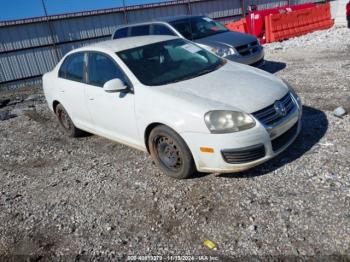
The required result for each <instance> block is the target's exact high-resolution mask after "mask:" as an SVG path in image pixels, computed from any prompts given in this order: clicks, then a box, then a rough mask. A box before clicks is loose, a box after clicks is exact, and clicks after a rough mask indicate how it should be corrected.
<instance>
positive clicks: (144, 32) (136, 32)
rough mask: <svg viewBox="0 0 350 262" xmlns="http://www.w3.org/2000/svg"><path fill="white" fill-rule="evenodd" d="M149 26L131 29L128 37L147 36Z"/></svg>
mask: <svg viewBox="0 0 350 262" xmlns="http://www.w3.org/2000/svg"><path fill="white" fill-rule="evenodd" d="M149 28H150V26H149V25H140V26H133V27H131V33H130V36H142V35H149Z"/></svg>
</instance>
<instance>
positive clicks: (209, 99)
mask: <svg viewBox="0 0 350 262" xmlns="http://www.w3.org/2000/svg"><path fill="white" fill-rule="evenodd" d="M157 89H158V91H159V92H161V93H163V94H166V95H169V96H170V97H172V98H176V99H178V100H182V101H186V102H187V104H192V105H194V106H195V105H197V106H200V107H201V108H203V110H217V109H229V110H238V111H243V112H246V113H253V112H256V111H258V110H260V109H262V108H265V107H267V106H269V105H271V104H273V103H274V102H275V101H276V100H278V99H280V98H282V97H283V96H284V95H286V93H287V92H288V87H287V86H286V85H285V84H284V83H283V81H282V80H280V79H279V78H277V77H275V76H274V75H272V74H270V73H267V72H265V71H262V70H260V69H255V68H253V67H250V66H246V65H242V64H238V63H234V62H227V63H226V65H224V66H222V67H221V68H220V69H218V70H216V71H213V72H211V73H208V74H206V75H202V76H200V77H196V78H193V79H190V80H185V81H181V82H177V83H172V84H168V85H164V86H159V87H158V88H157ZM179 106H181V103H179Z"/></svg>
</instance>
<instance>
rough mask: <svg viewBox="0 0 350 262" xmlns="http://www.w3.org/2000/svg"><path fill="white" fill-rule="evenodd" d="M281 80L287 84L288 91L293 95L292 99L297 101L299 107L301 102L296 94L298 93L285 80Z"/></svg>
mask: <svg viewBox="0 0 350 262" xmlns="http://www.w3.org/2000/svg"><path fill="white" fill-rule="evenodd" d="M283 82H284V83H285V84H286V85H287V86H288V88H289V91H290V93H291V94H292V96H293V97H294V99H295V100H296V101H297V103H298V106H299V107H300V108H301V106H302V103H301V98H300V97H299V96H298V94H297V93H296V92H295V90H294V88H293V87H292V86H291V85H290V84H289V83H288V82H287V81H285V80H283Z"/></svg>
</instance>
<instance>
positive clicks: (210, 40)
mask: <svg viewBox="0 0 350 262" xmlns="http://www.w3.org/2000/svg"><path fill="white" fill-rule="evenodd" d="M256 40H257V39H256V37H255V36H252V35H249V34H243V33H239V32H232V31H229V32H225V33H220V34H216V35H212V36H208V37H204V38H201V39H196V40H195V41H194V42H196V43H198V44H202V45H208V46H211V47H222V46H226V47H237V46H241V45H246V44H249V43H251V42H254V41H256Z"/></svg>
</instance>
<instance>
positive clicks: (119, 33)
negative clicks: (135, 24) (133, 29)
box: [113, 27, 128, 39]
mask: <svg viewBox="0 0 350 262" xmlns="http://www.w3.org/2000/svg"><path fill="white" fill-rule="evenodd" d="M127 36H128V27H124V28H121V29H119V30H117V31H116V32H115V34H114V36H113V39H117V38H124V37H127Z"/></svg>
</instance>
